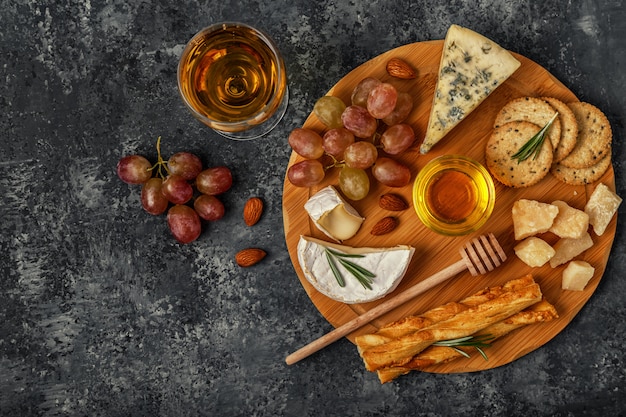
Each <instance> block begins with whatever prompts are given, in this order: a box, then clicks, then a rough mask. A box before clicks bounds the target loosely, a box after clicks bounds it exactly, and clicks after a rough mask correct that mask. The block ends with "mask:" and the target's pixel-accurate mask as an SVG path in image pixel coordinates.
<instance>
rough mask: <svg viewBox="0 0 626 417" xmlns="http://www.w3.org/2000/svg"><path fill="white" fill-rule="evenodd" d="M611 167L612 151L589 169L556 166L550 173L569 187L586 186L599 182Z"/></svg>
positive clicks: (553, 166)
mask: <svg viewBox="0 0 626 417" xmlns="http://www.w3.org/2000/svg"><path fill="white" fill-rule="evenodd" d="M610 166H611V150H610V148H609V152H608V153H607V154H606V155H605V156H604V158H602V159H601V160H600V161H599V162H598V163H597V164H595V165H592V166H590V167H588V168H569V167H566V166H564V165H562V164H554V165H552V168H551V169H550V172H551V173H552V175H554V177H555V178H556V179H558V180H559V181H562V182H564V183H565V184H569V185H586V184H591V183H594V182H596V181H598V180H599V179H600V178H602V176H603V175H604V173H605V172H606V171H607V170H608V169H609V167H610Z"/></svg>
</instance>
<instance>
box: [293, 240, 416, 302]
mask: <svg viewBox="0 0 626 417" xmlns="http://www.w3.org/2000/svg"><path fill="white" fill-rule="evenodd" d="M325 248H329V249H332V250H335V251H338V252H342V253H347V254H353V255H354V254H357V255H363V257H360V258H350V261H351V262H354V263H355V264H357V265H360V266H362V267H363V268H365V269H367V270H368V271H370V272H372V273H374V274H375V275H376V276H375V277H374V278H373V279H372V284H371V286H372V289H367V288H364V287H363V286H362V285H361V284H360V283H359V282H358V281H357V280H356V278H354V277H353V276H352V275H350V273H349V272H348V271H347V270H346V269H345V268H344V267H343V266H342V265H341V264H340V263H339V262H335V264H336V266H337V268H338V269H339V271H340V273H341V274H342V276H343V278H344V282H345V286H343V287H341V286H340V285H339V283H338V282H337V279H336V278H335V275H334V274H333V272H332V270H331V267H330V265H329V263H328V259H327V257H326V253H325ZM297 253H298V262H299V264H300V268H301V269H302V272H303V274H304V277H305V278H306V280H307V281H308V282H309V283H310V284H311V285H312V286H313V287H314V288H315V289H316V290H317V291H319V292H321V293H322V294H324V295H325V296H327V297H329V298H331V299H333V300H335V301H340V302H342V303H346V304H354V303H365V302H369V301H374V300H377V299H379V298H382V297H384V296H385V295H387V294H389V293H390V292H391V291H393V290H394V289H395V288H396V287H397V286H398V284H399V283H400V281H401V280H402V278H403V277H404V274H405V273H406V271H407V269H408V267H409V264H410V262H411V259H412V258H413V254H414V253H415V248H413V247H411V246H407V245H398V246H394V247H389V248H369V247H361V248H356V247H350V246H345V245H339V244H334V243H330V242H325V241H322V240H319V239H315V238H312V237H307V236H300V241H299V242H298V248H297Z"/></svg>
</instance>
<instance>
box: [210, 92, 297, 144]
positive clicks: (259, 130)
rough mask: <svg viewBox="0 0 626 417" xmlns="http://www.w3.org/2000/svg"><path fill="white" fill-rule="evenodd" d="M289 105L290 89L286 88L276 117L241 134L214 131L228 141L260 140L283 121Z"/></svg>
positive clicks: (275, 114)
mask: <svg viewBox="0 0 626 417" xmlns="http://www.w3.org/2000/svg"><path fill="white" fill-rule="evenodd" d="M288 104H289V88H288V87H286V88H285V95H284V96H283V100H282V102H281V103H280V106H278V108H277V109H276V112H274V115H273V116H272V117H270V118H269V119H267V120H266V121H264V122H263V123H261V124H260V125H258V126H254V127H251V128H249V129H246V130H242V131H240V132H224V131H222V130H217V129H213V130H214V131H215V132H217V133H219V134H220V135H222V136H224V137H225V138H228V139H233V140H251V139H258V138H260V137H262V136H265V135H266V134H268V133H269V132H271V131H272V130H273V129H274V128H275V127H276V126H277V125H278V123H280V121H281V120H282V119H283V116H284V115H285V113H286V112H287V105H288Z"/></svg>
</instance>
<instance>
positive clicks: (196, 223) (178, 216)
mask: <svg viewBox="0 0 626 417" xmlns="http://www.w3.org/2000/svg"><path fill="white" fill-rule="evenodd" d="M167 225H168V226H169V228H170V231H171V232H172V235H174V238H176V240H177V241H179V242H180V243H189V242H193V241H194V240H196V239H197V238H198V237H199V236H200V233H201V232H202V225H201V223H200V217H199V216H198V213H196V211H195V210H194V209H192V208H191V207H189V206H186V205H181V204H177V205H175V206H173V207H172V208H170V209H169V211H168V212H167Z"/></svg>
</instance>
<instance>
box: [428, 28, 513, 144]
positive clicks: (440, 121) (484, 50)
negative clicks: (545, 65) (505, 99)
mask: <svg viewBox="0 0 626 417" xmlns="http://www.w3.org/2000/svg"><path fill="white" fill-rule="evenodd" d="M520 65H521V64H520V62H519V61H518V60H517V59H515V58H514V57H513V55H511V53H510V52H508V51H507V50H506V49H504V48H502V47H501V46H500V45H498V44H496V43H495V42H493V41H492V40H490V39H488V38H486V37H484V36H483V35H480V34H478V33H476V32H474V31H472V30H470V29H466V28H463V27H461V26H458V25H452V26H450V28H449V29H448V33H447V34H446V39H445V41H444V46H443V52H442V55H441V61H440V64H439V74H438V78H437V86H436V88H435V95H434V97H433V104H432V107H431V113H430V119H429V121H428V127H427V130H426V137H425V138H424V141H423V143H422V145H421V147H420V152H421V153H423V154H425V153H427V152H428V151H430V149H431V148H432V147H433V146H434V145H435V144H436V143H437V142H439V141H440V140H441V139H443V137H444V136H445V135H446V134H447V133H448V132H450V131H451V130H452V129H453V128H454V127H455V126H456V125H458V124H459V123H460V122H461V121H462V120H463V119H465V118H466V117H467V116H468V115H469V114H470V113H471V112H472V111H473V110H474V109H475V108H476V107H478V105H479V104H480V103H482V102H483V101H484V100H485V99H486V98H487V97H488V96H489V95H490V94H491V93H492V92H493V91H494V90H495V89H496V88H497V87H498V86H500V85H501V84H502V83H503V82H504V81H505V80H506V79H507V78H509V77H510V76H511V74H513V73H514V72H515V71H516V70H517V68H519V66H520Z"/></svg>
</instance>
